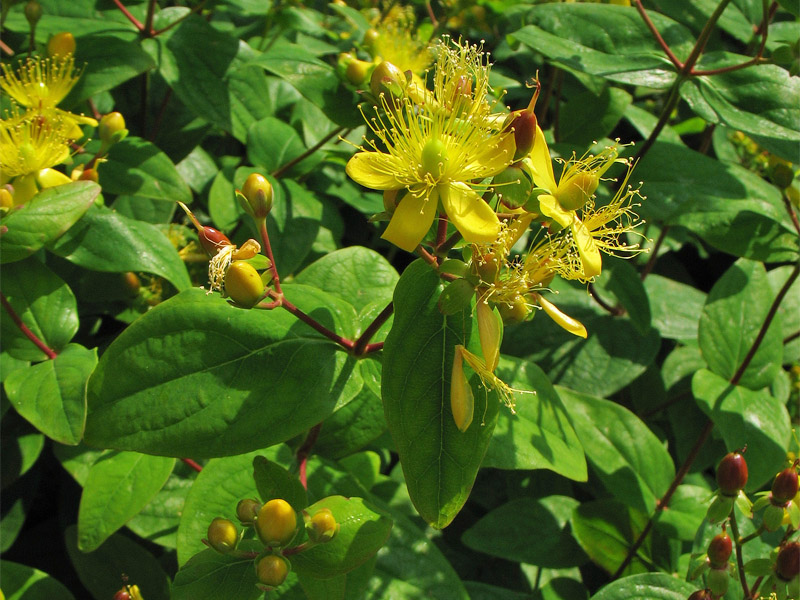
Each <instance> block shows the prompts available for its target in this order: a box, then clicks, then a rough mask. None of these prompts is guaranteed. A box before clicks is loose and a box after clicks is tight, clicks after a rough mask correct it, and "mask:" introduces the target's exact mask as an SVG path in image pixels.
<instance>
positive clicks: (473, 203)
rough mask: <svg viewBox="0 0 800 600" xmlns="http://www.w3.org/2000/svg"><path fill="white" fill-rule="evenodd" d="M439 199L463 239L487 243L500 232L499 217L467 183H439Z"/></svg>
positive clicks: (475, 242)
mask: <svg viewBox="0 0 800 600" xmlns="http://www.w3.org/2000/svg"><path fill="white" fill-rule="evenodd" d="M437 189H438V190H439V194H440V199H441V201H442V206H443V207H444V211H445V212H446V213H447V217H448V218H449V219H450V221H452V223H453V225H455V227H456V229H458V231H459V232H460V233H461V235H462V236H464V239H465V240H466V241H468V242H470V243H472V244H489V243H491V242H493V241H495V239H496V238H497V234H498V233H500V219H498V218H497V215H496V214H495V212H494V210H492V207H491V206H489V205H488V204H486V202H484V201H483V200H482V199H481V197H480V196H478V194H476V193H475V191H474V190H472V189H471V188H470V187H469V186H468V185H467V184H465V183H461V182H457V183H451V184H450V185H441V186H439V187H438V188H437Z"/></svg>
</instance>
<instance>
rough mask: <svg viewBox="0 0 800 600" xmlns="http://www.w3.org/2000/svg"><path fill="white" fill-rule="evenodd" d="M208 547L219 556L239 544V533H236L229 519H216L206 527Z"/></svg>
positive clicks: (234, 526)
mask: <svg viewBox="0 0 800 600" xmlns="http://www.w3.org/2000/svg"><path fill="white" fill-rule="evenodd" d="M207 537H208V545H209V546H211V547H212V548H213V549H214V550H216V551H217V552H219V553H220V554H227V553H228V552H230V551H231V550H233V549H234V548H236V544H237V543H238V542H239V533H238V532H237V531H236V525H234V524H233V521H230V520H229V519H223V518H222V517H217V518H216V519H214V520H213V521H211V525H209V526H208V534H207Z"/></svg>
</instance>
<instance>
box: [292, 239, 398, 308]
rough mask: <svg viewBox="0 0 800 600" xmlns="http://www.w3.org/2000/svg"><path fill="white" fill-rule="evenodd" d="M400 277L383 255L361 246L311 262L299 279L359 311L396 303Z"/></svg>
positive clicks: (298, 281)
mask: <svg viewBox="0 0 800 600" xmlns="http://www.w3.org/2000/svg"><path fill="white" fill-rule="evenodd" d="M398 279H399V276H398V275H397V271H395V269H394V267H393V266H392V265H391V264H389V261H387V260H386V259H385V258H384V257H383V256H381V255H380V254H378V253H377V252H375V251H374V250H370V249H369V248H364V247H361V246H351V247H350V248H342V249H341V250H337V251H336V252H331V253H330V254H327V255H325V256H323V257H322V258H320V259H319V260H317V261H316V262H313V263H311V264H310V265H309V266H307V267H306V268H305V269H303V270H302V271H300V273H298V274H297V277H296V278H295V281H297V283H305V284H308V285H315V286H317V287H319V288H320V289H322V290H325V291H326V292H328V293H330V294H332V295H334V296H338V297H340V298H342V299H343V300H347V301H348V302H349V303H350V304H352V305H353V306H354V307H355V308H356V310H359V311H360V310H361V309H363V308H364V307H365V306H367V305H368V304H370V303H371V302H376V301H383V302H385V303H387V304H388V303H389V302H391V300H392V292H393V291H394V287H395V285H397V280H398Z"/></svg>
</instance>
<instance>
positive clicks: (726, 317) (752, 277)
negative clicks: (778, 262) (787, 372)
mask: <svg viewBox="0 0 800 600" xmlns="http://www.w3.org/2000/svg"><path fill="white" fill-rule="evenodd" d="M773 299H774V295H773V292H772V289H771V288H770V286H769V283H768V281H767V273H766V271H765V270H764V265H763V264H762V263H759V262H755V261H751V260H746V259H740V260H738V261H736V263H734V264H733V265H731V266H730V268H728V270H727V271H726V272H725V274H724V275H723V276H722V277H721V278H720V279H719V280H718V281H717V282H716V283H715V284H714V287H713V288H712V289H711V292H710V293H709V294H708V298H707V299H706V304H705V306H704V307H703V312H702V314H701V315H700V330H699V333H698V341H699V342H700V351H701V352H702V353H703V358H704V359H705V361H706V363H708V367H709V369H711V371H713V372H714V373H716V374H717V375H719V376H721V377H722V378H724V379H727V380H731V379H732V378H733V376H734V375H735V374H736V373H737V372H738V369H739V368H740V366H741V365H742V363H743V362H744V359H745V357H746V356H747V355H748V353H749V352H750V351H751V348H752V346H753V344H754V343H755V341H756V338H757V337H758V335H759V331H760V330H761V327H762V325H763V324H764V322H765V319H766V317H767V313H768V312H769V310H770V306H771V305H772V301H773ZM782 338H783V334H782V329H781V322H780V318H778V317H777V316H776V317H775V319H774V320H773V321H772V323H771V324H770V326H769V329H767V332H766V335H764V337H763V339H762V340H761V343H760V345H759V346H758V349H757V350H756V352H755V354H754V355H753V356H752V360H751V361H750V363H749V364H748V366H747V368H746V369H745V371H744V373H743V374H742V375H741V378H740V379H739V381H738V382H737V383H738V384H740V385H743V386H745V387H748V388H751V389H754V390H757V389H760V388H763V387H765V386H767V385H769V384H770V383H772V382H773V380H774V379H775V376H776V375H777V374H778V371H779V370H780V368H781V363H782V362H783V339H782Z"/></svg>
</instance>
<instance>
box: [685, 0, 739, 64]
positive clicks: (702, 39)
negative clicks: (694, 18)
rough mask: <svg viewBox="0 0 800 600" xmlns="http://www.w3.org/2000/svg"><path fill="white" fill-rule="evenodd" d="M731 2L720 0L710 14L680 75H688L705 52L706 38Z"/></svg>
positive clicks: (709, 35) (729, 0)
mask: <svg viewBox="0 0 800 600" xmlns="http://www.w3.org/2000/svg"><path fill="white" fill-rule="evenodd" d="M730 2H731V0H722V1H721V2H720V3H719V4H718V5H717V8H716V9H715V10H714V12H713V13H711V16H710V17H709V18H708V21H707V22H706V24H705V26H704V27H703V30H702V31H701V32H700V36H699V37H698V38H697V41H696V42H695V44H694V47H693V48H692V51H691V52H690V53H689V57H688V58H687V59H686V62H685V63H684V65H683V69H681V75H684V76H686V75H689V74H690V73H691V72H692V69H693V68H694V65H695V64H696V63H697V59H698V58H700V55H701V54H702V53H703V50H705V47H706V44H707V43H708V38H710V37H711V32H713V31H714V27H716V25H717V21H718V20H719V18H720V17H721V16H722V13H723V12H724V10H725V8H726V7H727V6H728V4H730Z"/></svg>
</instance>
